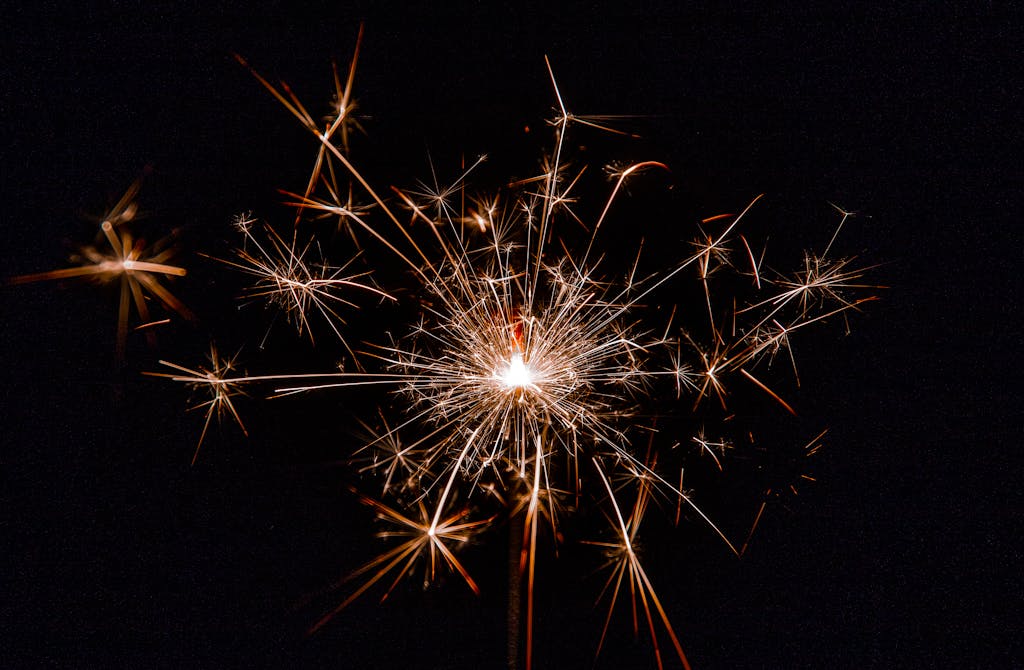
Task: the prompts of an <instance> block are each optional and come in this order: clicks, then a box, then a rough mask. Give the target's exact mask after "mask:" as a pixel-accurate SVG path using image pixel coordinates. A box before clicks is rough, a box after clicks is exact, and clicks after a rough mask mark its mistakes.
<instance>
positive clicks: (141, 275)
mask: <svg viewBox="0 0 1024 670" xmlns="http://www.w3.org/2000/svg"><path fill="white" fill-rule="evenodd" d="M139 187H140V182H138V181H136V182H135V183H133V184H132V185H131V186H130V187H129V188H128V190H126V191H125V193H124V195H122V196H121V198H120V200H118V202H117V204H115V205H114V206H113V207H112V208H111V209H110V210H109V211H108V212H107V213H106V215H105V216H103V217H102V219H101V221H100V225H99V233H98V237H99V238H101V239H99V240H98V241H96V242H94V243H92V244H88V245H84V246H82V247H80V248H79V249H78V250H77V252H76V253H75V254H73V255H72V257H71V260H72V261H73V262H76V263H78V265H77V266H76V267H71V268H64V269H61V270H51V271H49V272H39V273H35V274H28V275H21V276H18V277H14V278H12V279H10V280H9V283H10V284H14V285H17V284H27V283H30V282H38V281H50V280H56V279H70V278H75V277H84V278H86V279H89V280H91V281H93V282H95V283H97V284H104V285H106V284H113V283H117V284H118V285H119V287H120V299H119V307H118V315H117V358H118V361H121V360H123V358H124V349H125V342H126V340H127V336H128V322H129V316H130V314H129V313H130V311H131V308H132V305H134V307H135V311H136V312H137V313H138V316H139V320H140V322H141V323H140V325H139V326H137V328H138V329H146V328H149V327H151V326H154V325H159V324H162V323H166V321H154V320H153V319H152V317H151V316H150V309H149V304H148V302H147V298H149V297H152V298H155V299H156V300H157V301H158V302H159V303H160V304H161V305H163V306H164V307H165V308H167V309H170V310H172V311H174V312H176V313H177V314H179V315H180V316H182V317H184V318H186V319H194V318H195V317H194V316H193V314H192V312H191V311H190V310H189V309H188V308H187V307H186V306H185V305H184V303H182V302H181V301H180V300H178V299H177V298H176V297H175V296H174V295H173V294H172V293H171V292H170V291H169V290H168V289H167V288H166V287H165V286H164V285H163V284H161V282H160V278H161V277H183V276H185V274H186V271H185V268H182V267H179V266H177V265H170V264H169V263H168V261H169V260H170V259H171V258H172V257H173V256H174V255H175V249H174V247H173V246H172V245H171V241H172V238H165V239H162V240H160V241H158V242H156V243H155V244H153V245H151V246H147V245H146V243H145V241H144V240H143V239H136V238H135V236H134V235H133V234H132V232H131V231H130V230H129V229H128V227H129V224H131V223H132V222H133V221H134V220H135V219H136V216H137V213H138V202H137V200H136V198H137V196H138V192H139ZM147 332H149V333H150V335H151V332H150V331H147Z"/></svg>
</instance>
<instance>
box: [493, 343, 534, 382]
mask: <svg viewBox="0 0 1024 670" xmlns="http://www.w3.org/2000/svg"><path fill="white" fill-rule="evenodd" d="M499 378H500V379H501V382H502V383H503V384H505V386H508V387H509V388H523V387H524V386H532V385H533V374H532V373H531V372H530V368H528V367H526V363H525V362H524V361H523V355H522V354H521V353H520V352H518V351H516V352H513V353H512V359H511V360H510V361H509V364H508V367H507V368H506V369H505V371H504V372H503V373H502V374H501V375H499Z"/></svg>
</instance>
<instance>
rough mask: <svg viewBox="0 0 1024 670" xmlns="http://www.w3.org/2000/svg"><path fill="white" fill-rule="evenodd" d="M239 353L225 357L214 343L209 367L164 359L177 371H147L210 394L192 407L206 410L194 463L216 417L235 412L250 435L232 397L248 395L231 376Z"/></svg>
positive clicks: (163, 362)
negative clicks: (188, 366) (194, 366)
mask: <svg viewBox="0 0 1024 670" xmlns="http://www.w3.org/2000/svg"><path fill="white" fill-rule="evenodd" d="M237 356H238V354H235V356H232V357H231V358H223V357H221V356H220V355H219V354H218V353H217V347H216V346H214V345H213V344H211V345H210V353H209V356H208V360H209V366H199V368H198V369H196V370H193V369H191V368H186V367H185V366H183V365H178V364H177V363H171V362H170V361H163V360H162V361H160V364H161V365H163V366H165V367H168V368H171V369H172V370H176V371H177V372H176V373H166V372H144V373H143V374H145V375H148V376H150V377H165V378H167V379H171V380H172V381H176V382H182V383H184V384H186V385H187V386H188V387H189V388H191V389H192V390H193V391H194V392H196V393H200V392H204V391H205V392H206V393H208V394H209V395H208V397H207V399H206V400H202V401H200V402H198V403H197V404H195V405H193V406H192V407H191V408H190V409H192V410H201V409H205V410H206V419H205V420H204V421H203V430H202V432H201V433H200V434H199V441H198V442H197V443H196V449H195V451H194V452H193V454H192V465H195V462H196V459H197V458H199V449H200V448H201V447H202V446H203V440H205V439H206V431H207V430H208V429H209V428H210V422H211V421H212V420H213V419H214V417H216V418H217V420H218V421H221V420H223V418H224V416H225V415H231V417H232V418H233V419H234V420H235V423H237V424H238V427H239V428H241V430H242V433H243V434H244V435H246V436H247V437H248V435H249V433H248V431H246V429H245V424H243V423H242V417H240V416H239V415H238V410H236V409H235V405H234V403H233V402H231V398H233V397H235V396H239V395H244V394H243V393H242V391H241V390H239V388H238V387H239V384H240V382H239V381H238V380H235V379H231V378H230V377H229V376H228V375H229V374H230V373H231V372H232V371H233V370H234V369H235V359H236V358H237Z"/></svg>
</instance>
